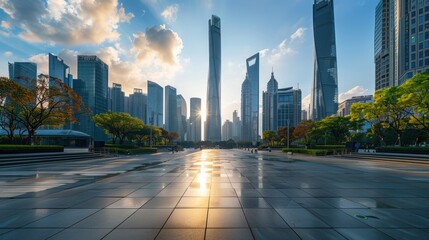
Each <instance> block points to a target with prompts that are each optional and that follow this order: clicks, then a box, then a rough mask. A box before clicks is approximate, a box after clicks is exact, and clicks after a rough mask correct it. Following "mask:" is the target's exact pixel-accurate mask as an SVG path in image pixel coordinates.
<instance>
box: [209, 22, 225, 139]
mask: <svg viewBox="0 0 429 240" xmlns="http://www.w3.org/2000/svg"><path fill="white" fill-rule="evenodd" d="M220 30H221V28H220V18H219V17H217V16H215V15H212V18H211V19H210V20H209V74H208V81H207V104H206V107H207V113H206V125H205V139H206V140H207V141H214V142H216V141H220V140H221V124H222V123H221V107H220V104H221V88H220V87H221V82H220V81H221V78H220V76H221V34H220Z"/></svg>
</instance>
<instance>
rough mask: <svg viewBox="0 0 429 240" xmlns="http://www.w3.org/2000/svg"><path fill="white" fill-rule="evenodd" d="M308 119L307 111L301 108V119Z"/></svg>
mask: <svg viewBox="0 0 429 240" xmlns="http://www.w3.org/2000/svg"><path fill="white" fill-rule="evenodd" d="M305 120H307V111H305V110H301V121H305Z"/></svg>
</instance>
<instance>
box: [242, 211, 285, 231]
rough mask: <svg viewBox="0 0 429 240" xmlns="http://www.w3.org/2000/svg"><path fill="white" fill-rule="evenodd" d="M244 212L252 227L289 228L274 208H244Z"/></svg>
mask: <svg viewBox="0 0 429 240" xmlns="http://www.w3.org/2000/svg"><path fill="white" fill-rule="evenodd" d="M244 214H245V216H246V219H247V222H248V223H249V225H250V226H251V227H252V228H289V226H288V225H287V224H286V222H285V221H284V220H283V219H282V218H281V217H280V215H279V214H278V213H277V212H276V211H275V210H274V209H244Z"/></svg>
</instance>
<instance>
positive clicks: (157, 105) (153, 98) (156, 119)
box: [146, 81, 164, 127]
mask: <svg viewBox="0 0 429 240" xmlns="http://www.w3.org/2000/svg"><path fill="white" fill-rule="evenodd" d="M163 92H164V91H163V89H162V87H161V86H159V85H158V84H157V83H155V82H152V81H147V111H146V119H147V120H146V123H147V124H150V125H154V126H158V127H164V124H163V117H164V106H163V105H164V98H163Z"/></svg>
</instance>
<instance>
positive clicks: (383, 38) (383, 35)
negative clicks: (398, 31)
mask: <svg viewBox="0 0 429 240" xmlns="http://www.w3.org/2000/svg"><path fill="white" fill-rule="evenodd" d="M390 2H391V0H380V2H379V3H378V5H377V8H376V10H375V31H374V60H375V90H379V89H383V88H386V87H390V86H393V77H392V75H391V70H393V69H390V46H391V45H390V35H391V33H390V6H391V5H390ZM392 73H393V72H392Z"/></svg>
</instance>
